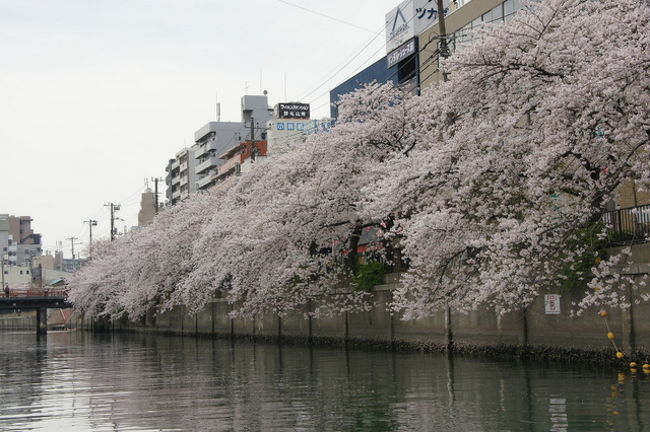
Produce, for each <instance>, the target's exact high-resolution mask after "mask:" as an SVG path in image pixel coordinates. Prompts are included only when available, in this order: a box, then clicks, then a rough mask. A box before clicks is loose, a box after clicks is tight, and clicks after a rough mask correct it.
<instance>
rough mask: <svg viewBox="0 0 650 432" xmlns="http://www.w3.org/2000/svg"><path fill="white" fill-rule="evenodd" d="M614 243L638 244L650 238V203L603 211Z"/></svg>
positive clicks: (604, 219) (604, 220)
mask: <svg viewBox="0 0 650 432" xmlns="http://www.w3.org/2000/svg"><path fill="white" fill-rule="evenodd" d="M603 222H604V223H605V224H606V225H607V226H608V227H609V229H610V233H611V236H610V238H611V243H612V244H638V243H645V242H647V241H649V240H650V205H642V206H636V207H628V208H622V209H618V210H614V211H610V212H606V213H603Z"/></svg>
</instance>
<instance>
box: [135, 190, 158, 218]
mask: <svg viewBox="0 0 650 432" xmlns="http://www.w3.org/2000/svg"><path fill="white" fill-rule="evenodd" d="M155 214H156V197H155V195H154V193H153V192H152V191H151V189H150V188H147V189H145V191H144V192H143V193H142V197H141V200H140V211H139V212H138V226H145V225H148V224H150V223H151V221H152V220H153V217H154V215H155Z"/></svg>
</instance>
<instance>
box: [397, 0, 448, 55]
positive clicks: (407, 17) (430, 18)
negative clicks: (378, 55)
mask: <svg viewBox="0 0 650 432" xmlns="http://www.w3.org/2000/svg"><path fill="white" fill-rule="evenodd" d="M449 3H450V0H444V1H443V5H444V7H445V14H447V13H449V9H448V8H449ZM437 21H438V2H437V0H404V1H403V2H402V3H400V4H399V5H398V6H397V7H396V8H395V9H393V10H391V11H390V12H388V13H387V14H386V52H387V53H389V52H391V51H393V50H394V49H396V48H398V47H399V46H400V45H402V44H403V43H404V42H406V41H407V40H409V39H411V38H413V37H415V36H418V35H420V34H422V32H424V31H425V30H426V29H428V28H429V27H430V26H431V25H432V24H433V23H434V22H437Z"/></svg>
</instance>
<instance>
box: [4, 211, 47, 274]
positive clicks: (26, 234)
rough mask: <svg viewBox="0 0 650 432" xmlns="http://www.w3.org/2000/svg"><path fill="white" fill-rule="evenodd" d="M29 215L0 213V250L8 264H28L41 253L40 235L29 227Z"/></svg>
mask: <svg viewBox="0 0 650 432" xmlns="http://www.w3.org/2000/svg"><path fill="white" fill-rule="evenodd" d="M32 221H33V219H32V218H31V217H29V216H11V215H8V214H1V215H0V252H1V253H2V257H4V259H5V262H7V263H8V264H10V265H20V266H30V265H31V262H32V259H33V258H34V257H37V256H39V255H41V254H42V246H41V235H40V234H36V233H34V230H33V229H32V227H31V223H32Z"/></svg>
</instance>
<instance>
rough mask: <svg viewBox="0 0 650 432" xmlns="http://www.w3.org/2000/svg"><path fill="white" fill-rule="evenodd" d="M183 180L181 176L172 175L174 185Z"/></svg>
mask: <svg viewBox="0 0 650 432" xmlns="http://www.w3.org/2000/svg"><path fill="white" fill-rule="evenodd" d="M180 182H181V176H178V175H177V176H174V177H172V185H175V184H178V183H180Z"/></svg>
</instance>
